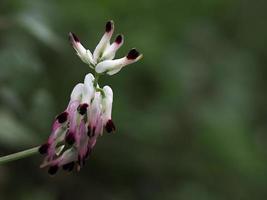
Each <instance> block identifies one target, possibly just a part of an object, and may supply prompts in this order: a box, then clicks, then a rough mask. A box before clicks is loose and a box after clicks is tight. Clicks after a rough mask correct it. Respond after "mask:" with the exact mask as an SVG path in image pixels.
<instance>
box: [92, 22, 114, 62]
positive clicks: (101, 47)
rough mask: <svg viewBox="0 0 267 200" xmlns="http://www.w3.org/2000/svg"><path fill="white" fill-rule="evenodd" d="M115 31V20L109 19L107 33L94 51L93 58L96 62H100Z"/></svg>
mask: <svg viewBox="0 0 267 200" xmlns="http://www.w3.org/2000/svg"><path fill="white" fill-rule="evenodd" d="M113 31H114V23H113V21H108V22H107V24H106V30H105V33H104V35H103V37H102V38H101V40H100V42H99V43H98V45H97V46H96V48H95V50H94V53H93V59H94V61H95V63H97V62H99V60H100V59H101V57H102V54H103V53H104V51H105V49H106V48H107V47H108V46H109V45H110V39H111V37H112V34H113Z"/></svg>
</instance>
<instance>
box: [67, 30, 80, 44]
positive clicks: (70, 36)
mask: <svg viewBox="0 0 267 200" xmlns="http://www.w3.org/2000/svg"><path fill="white" fill-rule="evenodd" d="M69 39H70V41H71V42H72V40H74V41H75V42H80V40H79V38H78V37H77V35H75V34H74V33H72V32H70V33H69Z"/></svg>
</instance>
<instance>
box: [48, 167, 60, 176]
mask: <svg viewBox="0 0 267 200" xmlns="http://www.w3.org/2000/svg"><path fill="white" fill-rule="evenodd" d="M57 171H58V166H57V165H54V166H51V167H49V169H48V173H49V174H50V175H54V174H56V173H57Z"/></svg>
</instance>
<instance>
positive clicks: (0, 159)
mask: <svg viewBox="0 0 267 200" xmlns="http://www.w3.org/2000/svg"><path fill="white" fill-rule="evenodd" d="M38 149H39V146H37V147H33V148H30V149H27V150H24V151H20V152H17V153H13V154H9V155H6V156H2V157H0V165H3V164H5V163H8V162H11V161H14V160H19V159H22V158H26V157H29V156H33V155H34V154H37V153H38Z"/></svg>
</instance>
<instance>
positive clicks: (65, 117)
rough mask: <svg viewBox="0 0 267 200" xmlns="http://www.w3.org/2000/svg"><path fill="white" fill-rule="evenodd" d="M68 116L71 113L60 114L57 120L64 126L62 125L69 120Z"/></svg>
mask: <svg viewBox="0 0 267 200" xmlns="http://www.w3.org/2000/svg"><path fill="white" fill-rule="evenodd" d="M68 115H69V113H68V112H66V111H65V112H63V113H61V114H59V115H58V116H57V117H56V119H57V121H58V122H59V123H61V124H62V123H64V122H66V121H67V119H68Z"/></svg>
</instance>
